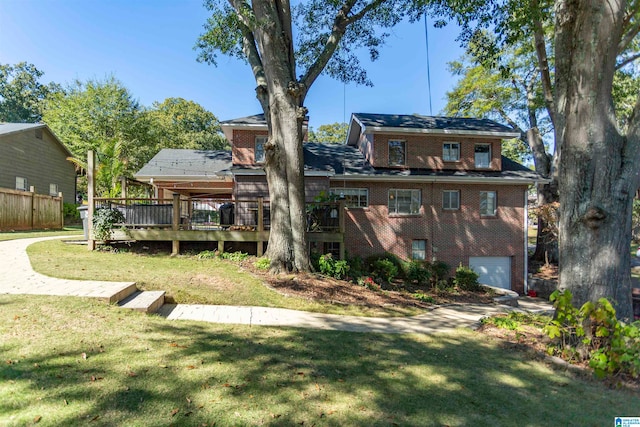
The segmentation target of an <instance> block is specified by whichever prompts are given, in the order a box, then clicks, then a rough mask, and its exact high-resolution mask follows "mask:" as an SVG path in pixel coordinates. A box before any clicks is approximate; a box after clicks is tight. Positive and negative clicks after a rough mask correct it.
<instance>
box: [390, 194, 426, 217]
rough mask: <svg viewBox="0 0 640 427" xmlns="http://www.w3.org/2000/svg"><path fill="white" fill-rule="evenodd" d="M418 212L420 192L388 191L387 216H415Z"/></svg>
mask: <svg viewBox="0 0 640 427" xmlns="http://www.w3.org/2000/svg"><path fill="white" fill-rule="evenodd" d="M419 212H420V190H389V214H401V215H416V214H418V213H419Z"/></svg>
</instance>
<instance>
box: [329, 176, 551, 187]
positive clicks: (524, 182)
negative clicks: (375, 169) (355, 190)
mask: <svg viewBox="0 0 640 427" xmlns="http://www.w3.org/2000/svg"><path fill="white" fill-rule="evenodd" d="M333 179H336V180H342V181H374V182H377V181H386V182H427V183H456V182H468V183H483V184H498V185H501V184H502V185H510V184H522V185H531V184H538V183H546V182H547V181H549V180H547V179H544V178H540V179H535V178H506V177H502V178H500V177H498V178H493V177H492V178H485V177H473V176H447V177H440V176H406V175H405V176H394V175H374V176H369V175H334V176H333Z"/></svg>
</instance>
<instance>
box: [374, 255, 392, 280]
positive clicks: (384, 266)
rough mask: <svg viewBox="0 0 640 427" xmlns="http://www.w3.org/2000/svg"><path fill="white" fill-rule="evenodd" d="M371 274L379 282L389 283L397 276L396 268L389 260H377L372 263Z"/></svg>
mask: <svg viewBox="0 0 640 427" xmlns="http://www.w3.org/2000/svg"><path fill="white" fill-rule="evenodd" d="M371 274H372V275H373V276H374V277H377V278H378V279H380V280H383V281H385V282H389V283H390V282H391V281H393V279H395V278H396V276H397V275H398V267H397V266H396V265H395V264H394V263H393V262H392V261H391V260H389V259H386V258H382V259H378V260H376V261H374V262H373V265H372V269H371Z"/></svg>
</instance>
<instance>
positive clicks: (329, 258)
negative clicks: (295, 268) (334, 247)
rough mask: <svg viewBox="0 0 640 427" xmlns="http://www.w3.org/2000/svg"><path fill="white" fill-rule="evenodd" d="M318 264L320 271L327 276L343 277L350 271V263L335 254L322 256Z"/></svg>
mask: <svg viewBox="0 0 640 427" xmlns="http://www.w3.org/2000/svg"><path fill="white" fill-rule="evenodd" d="M318 266H319V267H320V273H322V274H324V275H325V276H330V277H334V278H336V279H342V278H344V277H345V276H346V275H347V272H348V271H349V265H348V264H347V261H345V260H336V259H334V258H333V255H331V254H326V255H322V256H320V259H319V260H318Z"/></svg>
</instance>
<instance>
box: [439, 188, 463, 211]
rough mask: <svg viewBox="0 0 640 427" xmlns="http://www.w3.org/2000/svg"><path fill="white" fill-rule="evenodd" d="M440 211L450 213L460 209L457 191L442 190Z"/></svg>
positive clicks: (458, 192)
mask: <svg viewBox="0 0 640 427" xmlns="http://www.w3.org/2000/svg"><path fill="white" fill-rule="evenodd" d="M442 209H444V210H451V211H453V210H458V209H460V191H459V190H444V191H443V192H442Z"/></svg>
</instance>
